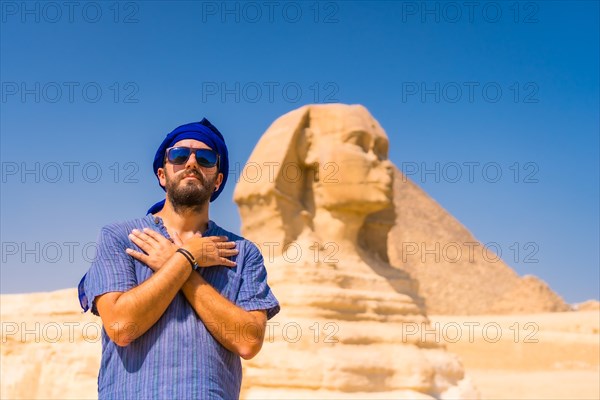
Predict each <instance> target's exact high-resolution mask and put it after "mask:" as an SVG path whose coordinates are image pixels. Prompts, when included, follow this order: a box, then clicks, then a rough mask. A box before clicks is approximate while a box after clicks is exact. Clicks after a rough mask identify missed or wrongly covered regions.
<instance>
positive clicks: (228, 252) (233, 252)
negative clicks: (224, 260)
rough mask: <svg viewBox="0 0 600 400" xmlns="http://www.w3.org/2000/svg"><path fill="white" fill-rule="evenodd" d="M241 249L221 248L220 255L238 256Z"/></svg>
mask: <svg viewBox="0 0 600 400" xmlns="http://www.w3.org/2000/svg"><path fill="white" fill-rule="evenodd" d="M239 253H240V252H239V250H236V249H231V250H230V249H220V250H219V256H221V257H231V256H237V255H238V254H239Z"/></svg>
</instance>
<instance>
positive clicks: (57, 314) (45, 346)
mask: <svg viewBox="0 0 600 400" xmlns="http://www.w3.org/2000/svg"><path fill="white" fill-rule="evenodd" d="M0 309H1V313H0V317H1V320H2V346H1V348H2V350H1V356H2V359H1V370H0V371H1V391H0V397H1V398H2V399H42V398H51V399H65V398H70V399H75V398H95V397H96V376H97V371H98V366H99V360H100V350H101V346H100V341H99V339H98V337H97V335H98V332H99V326H98V319H97V318H96V317H94V316H92V315H90V314H89V313H87V314H82V313H81V312H80V309H79V306H78V304H77V296H76V291H75V290H74V289H67V290H60V291H56V292H50V293H33V294H22V295H2V296H0ZM429 318H430V321H431V328H433V329H431V328H429V330H421V329H420V327H419V326H418V325H416V324H415V326H414V329H412V328H411V329H410V330H407V331H406V332H404V333H403V334H405V335H413V336H414V335H416V336H417V337H419V335H429V337H428V339H429V340H431V339H432V338H435V340H439V341H440V342H442V343H445V344H446V346H447V349H448V350H449V351H450V352H452V353H455V354H458V355H459V357H460V358H461V360H462V362H463V364H464V366H465V369H466V373H467V376H469V377H470V378H471V380H472V381H473V383H474V384H475V386H476V387H477V389H478V390H479V393H480V397H481V398H482V399H494V400H495V399H598V398H600V370H599V364H600V333H599V326H600V312H599V311H598V310H597V309H596V310H588V311H571V312H560V313H543V314H525V315H502V316H496V315H479V316H448V315H444V316H430V317H429ZM436 335H437V336H436ZM266 346H268V343H267V344H266ZM247 384H248V385H249V387H250V388H251V386H252V384H251V382H247ZM272 394H273V393H271V395H272ZM278 395H279V397H280V398H285V397H287V398H339V399H345V398H385V399H391V398H394V399H396V398H403V397H404V396H403V395H402V393H401V392H396V393H389V392H388V393H385V392H384V393H382V392H379V393H364V392H363V393H352V394H351V393H339V392H338V393H331V392H330V393H327V392H317V391H314V392H313V391H302V392H281V393H279V394H278ZM245 396H246V397H251V398H258V397H260V393H259V392H253V391H252V390H249V391H247V392H246V394H245ZM423 398H428V397H427V396H423Z"/></svg>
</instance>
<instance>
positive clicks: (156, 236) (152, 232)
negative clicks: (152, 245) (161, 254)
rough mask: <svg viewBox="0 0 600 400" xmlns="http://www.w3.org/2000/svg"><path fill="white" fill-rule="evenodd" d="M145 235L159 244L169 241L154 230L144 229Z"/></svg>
mask: <svg viewBox="0 0 600 400" xmlns="http://www.w3.org/2000/svg"><path fill="white" fill-rule="evenodd" d="M143 234H146V235H148V236H149V237H151V238H152V239H154V240H156V241H157V242H159V243H160V242H162V241H167V242H168V241H169V239H167V238H166V237H164V236H163V235H161V234H160V233H158V232H156V231H155V230H154V229H150V228H144V232H143Z"/></svg>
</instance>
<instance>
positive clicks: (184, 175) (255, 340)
mask: <svg viewBox="0 0 600 400" xmlns="http://www.w3.org/2000/svg"><path fill="white" fill-rule="evenodd" d="M228 169H229V163H228V154H227V147H226V145H225V141H224V139H223V136H222V135H221V133H220V132H219V131H218V130H217V129H216V128H215V127H214V126H213V125H212V124H211V123H210V122H209V121H208V120H206V119H203V120H202V121H201V122H198V123H190V124H186V125H182V126H180V127H178V128H176V129H175V130H174V131H173V132H171V133H169V134H168V135H167V137H166V138H165V140H164V141H163V142H162V144H161V145H160V147H159V149H158V151H157V152H156V156H155V158H154V172H155V174H156V176H157V178H158V180H159V183H160V185H161V186H162V187H163V189H165V191H166V199H165V200H164V201H161V202H159V203H157V204H155V205H154V206H153V207H152V208H151V209H150V210H149V211H148V215H146V217H144V218H139V219H134V220H130V221H126V222H122V223H116V224H112V225H107V226H105V227H104V228H103V229H102V231H101V234H100V238H99V242H98V251H97V256H96V258H95V260H94V262H93V263H92V265H91V267H90V269H89V271H88V273H87V274H86V276H84V277H83V279H82V281H81V283H80V285H79V292H80V293H79V296H80V301H81V304H82V307H83V308H84V310H87V308H88V306H91V308H92V312H94V313H95V314H97V315H100V317H101V319H102V325H103V330H102V360H101V365H100V373H99V377H98V394H99V398H101V399H109V398H118V399H132V398H144V399H149V398H160V399H167V398H170V399H183V398H193V399H209V398H210V399H213V398H217V399H218V398H222V399H233V398H238V397H239V392H240V386H241V361H240V357H243V358H244V359H249V358H252V357H254V356H255V355H256V354H257V353H258V351H259V350H260V348H261V346H262V343H263V339H264V333H265V327H266V322H267V320H268V319H269V318H272V317H273V316H274V315H275V314H277V312H279V304H278V302H277V299H276V298H275V297H274V295H273V294H272V292H271V289H270V288H269V286H268V285H267V279H266V278H267V276H266V269H265V267H264V262H263V258H262V255H261V254H260V251H259V250H258V249H257V247H256V246H255V245H254V244H252V243H251V242H249V241H247V240H245V239H243V238H241V237H239V236H236V235H234V234H233V233H230V232H227V231H225V230H224V229H222V228H220V227H219V226H217V225H216V224H215V223H214V222H213V221H211V220H209V214H208V209H209V200H210V201H213V200H215V199H216V198H217V197H218V196H219V194H220V193H221V192H222V191H223V187H224V186H225V183H226V181H227V172H228Z"/></svg>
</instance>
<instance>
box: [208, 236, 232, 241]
mask: <svg viewBox="0 0 600 400" xmlns="http://www.w3.org/2000/svg"><path fill="white" fill-rule="evenodd" d="M206 238H207V239H210V240H212V241H213V242H226V241H228V240H229V238H228V237H227V236H206Z"/></svg>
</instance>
